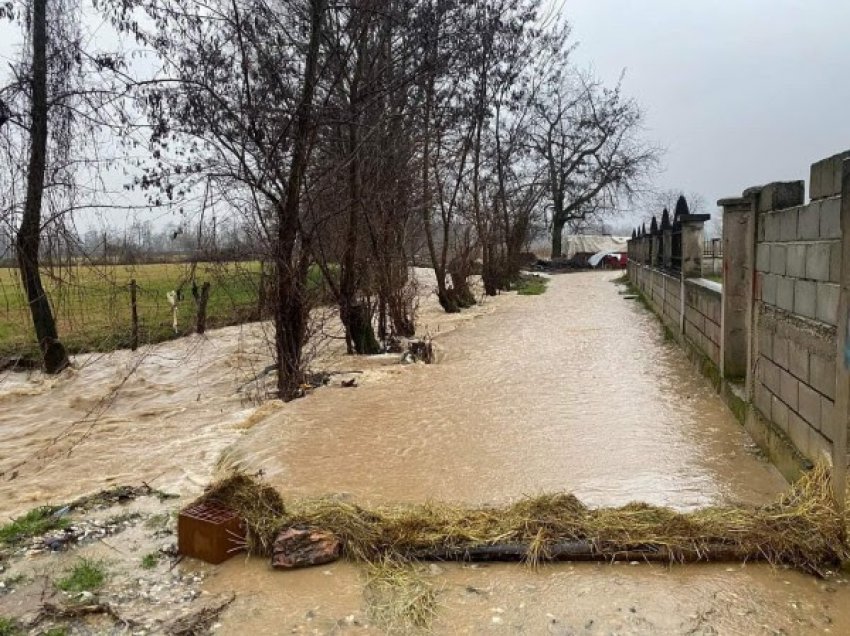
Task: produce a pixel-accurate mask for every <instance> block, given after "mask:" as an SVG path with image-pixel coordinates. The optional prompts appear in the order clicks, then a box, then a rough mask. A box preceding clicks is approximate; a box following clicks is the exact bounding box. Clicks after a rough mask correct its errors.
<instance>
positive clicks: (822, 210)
mask: <svg viewBox="0 0 850 636" xmlns="http://www.w3.org/2000/svg"><path fill="white" fill-rule="evenodd" d="M840 214H841V198H840V197H830V198H826V199H822V200H817V201H812V202H811V203H809V204H808V205H800V206H796V207H792V208H786V209H784V210H777V211H765V212H760V213H759V218H758V226H757V227H758V238H757V244H756V300H757V301H760V302H762V303H764V304H765V305H769V306H772V307H776V308H778V309H781V310H782V311H785V312H788V313H793V314H797V315H799V316H802V317H804V318H808V319H811V320H816V321H819V322H822V323H825V324H829V325H835V324H836V322H837V313H838V291H839V286H838V283H839V280H840V276H841V227H840V223H839V220H840Z"/></svg>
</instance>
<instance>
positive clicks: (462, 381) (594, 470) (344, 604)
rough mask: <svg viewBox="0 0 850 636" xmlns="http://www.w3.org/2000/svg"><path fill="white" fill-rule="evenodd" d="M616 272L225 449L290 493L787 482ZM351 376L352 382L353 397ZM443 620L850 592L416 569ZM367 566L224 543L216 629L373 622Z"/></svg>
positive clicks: (741, 490)
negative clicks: (298, 564) (222, 601)
mask: <svg viewBox="0 0 850 636" xmlns="http://www.w3.org/2000/svg"><path fill="white" fill-rule="evenodd" d="M614 277H615V275H614V274H597V273H589V274H571V275H563V276H557V277H555V278H554V279H553V281H552V284H551V285H550V288H549V291H548V292H547V293H546V294H544V295H542V296H538V297H517V296H511V297H507V298H502V299H499V301H498V306H497V308H496V310H495V311H494V312H493V313H491V314H487V315H483V316H481V317H479V318H477V319H475V320H474V321H473V322H472V323H471V324H469V325H466V326H465V327H464V328H463V329H462V330H458V331H456V332H453V333H451V334H448V335H446V336H445V337H443V338H440V339H438V342H439V344H440V346H441V350H442V351H443V359H442V360H441V363H440V364H439V365H436V366H430V367H422V366H420V367H416V368H415V369H409V370H405V371H404V372H400V373H398V374H397V375H395V376H394V377H392V378H388V379H385V380H384V381H383V382H381V383H378V384H374V385H372V386H364V387H361V388H359V389H353V390H349V389H341V388H333V389H329V390H327V391H323V392H320V393H317V394H316V395H315V396H313V397H312V398H311V399H310V400H304V401H300V402H298V403H296V404H294V405H293V406H292V408H289V409H286V410H285V411H281V412H280V413H277V414H275V415H273V416H272V417H270V418H268V419H267V420H265V421H264V422H263V423H261V424H259V425H258V426H256V427H255V428H253V429H252V430H251V431H250V432H249V433H248V434H246V435H245V436H243V437H242V438H240V440H239V441H238V442H237V443H236V444H235V445H234V447H233V448H232V449H230V451H228V454H227V457H228V461H231V462H234V463H238V464H240V465H242V466H243V467H245V468H248V469H251V470H254V469H259V468H262V469H263V470H264V471H265V473H266V475H267V478H268V480H269V481H270V482H271V483H272V484H273V485H275V486H276V487H278V488H279V489H280V490H281V491H282V492H284V493H287V494H289V495H321V494H327V493H348V494H349V495H350V496H351V497H353V498H354V500H356V501H360V502H363V501H367V502H390V501H423V500H427V499H443V500H448V501H453V502H466V503H476V504H477V503H505V502H506V501H509V500H511V499H512V498H516V497H519V496H521V495H525V494H535V493H540V492H544V491H559V490H567V491H572V492H574V493H575V494H576V495H578V496H579V497H580V498H581V499H582V500H584V501H585V502H587V503H589V504H592V505H619V504H623V503H626V502H629V501H633V500H642V501H648V502H651V503H656V504H664V505H669V506H673V507H675V508H679V509H689V508H693V507H696V506H702V505H707V504H714V503H722V502H746V503H753V504H757V503H764V502H766V501H770V500H772V499H774V498H775V497H776V495H777V493H779V492H780V491H781V490H783V489H784V488H785V487H786V484H785V483H784V481H783V479H782V478H781V477H780V476H779V474H778V472H777V471H776V470H775V469H774V468H773V467H772V466H770V465H769V464H768V463H767V462H766V461H764V460H763V459H762V458H760V456H759V455H758V453H757V452H755V449H754V448H753V446H752V443H751V442H750V441H749V438H748V437H747V436H746V435H745V434H744V433H743V431H742V429H741V427H740V426H739V425H738V423H737V422H736V421H735V420H734V418H733V417H732V415H731V414H730V413H729V411H728V410H727V409H726V407H725V406H724V405H723V404H722V402H721V401H720V399H719V398H718V396H717V395H716V394H715V393H714V391H713V390H712V389H711V387H710V386H709V384H708V382H707V381H706V380H704V379H703V378H702V377H701V376H699V375H698V374H697V373H696V372H695V371H694V370H693V369H692V367H691V365H690V363H689V362H688V361H687V360H686V358H685V356H684V354H683V353H682V351H681V350H680V349H678V348H677V347H676V346H675V345H674V344H672V343H669V342H666V341H665V339H664V336H663V334H662V331H661V328H660V326H659V323H658V322H657V320H656V319H655V317H654V316H652V315H651V314H650V313H649V312H648V311H646V310H645V309H644V308H643V307H642V306H641V305H639V304H637V303H636V302H635V301H628V300H625V299H623V298H622V297H621V296H619V295H618V288H617V287H616V286H615V285H614V284H612V283H611V279H613V278H614ZM354 391H356V392H357V393H356V395H355V394H354ZM426 567H427V570H426V574H427V575H428V576H429V578H430V580H431V582H432V584H433V585H434V586H435V588H436V589H437V590H439V596H438V598H439V602H440V608H439V611H438V615H437V619H436V623H435V625H434V631H435V633H440V634H456V633H469V634H490V633H495V634H502V633H528V634H565V635H566V634H585V633H587V634H631V633H638V634H657V633H669V634H694V633H695V634H717V633H722V634H799V633H830V632H832V633H850V592H848V589H847V586H846V585H845V584H844V583H843V579H840V578H839V579H838V580H837V581H830V582H824V581H818V580H816V579H814V578H812V577H809V576H805V575H802V574H799V573H797V572H793V571H787V570H774V569H772V568H770V567H768V566H765V565H747V566H740V565H708V566H691V567H674V568H666V567H663V566H659V565H645V564H641V565H633V566H629V565H598V564H596V565H594V564H574V565H552V566H547V567H544V568H542V569H541V570H540V571H538V572H532V571H529V570H528V569H526V568H524V567H522V566H517V565H498V564H494V565H490V566H487V567H481V566H477V567H471V566H470V567H465V566H461V565H456V564H447V565H440V566H434V565H432V566H430V567H428V566H426ZM363 585H364V582H363V573H362V572H361V571H360V570H358V569H357V568H355V567H353V566H351V565H347V564H336V565H334V566H332V567H329V568H325V569H322V568H320V569H317V570H311V571H302V572H294V573H286V574H281V573H273V572H270V571H269V569H268V566H267V565H266V564H265V563H264V562H261V561H259V560H249V561H248V562H247V563H246V562H245V561H244V560H241V559H234V560H232V561H230V562H229V563H227V564H225V565H224V566H223V567H222V568H221V569H220V570H219V572H218V573H217V574H216V575H214V576H213V577H212V578H211V579H210V582H209V584H208V589H209V590H210V591H213V592H221V591H225V590H230V589H236V590H238V591H239V597H238V599H237V601H236V603H235V604H234V606H233V607H232V608H231V609H230V610H229V611H228V612H227V614H226V615H225V616H224V620H223V624H222V630H221V633H228V634H239V633H252V634H277V633H284V632H290V631H291V632H292V633H339V632H347V631H355V632H356V631H361V630H362V631H373V630H374V628H370V617H369V615H368V613H367V612H366V609H365V605H364V600H363Z"/></svg>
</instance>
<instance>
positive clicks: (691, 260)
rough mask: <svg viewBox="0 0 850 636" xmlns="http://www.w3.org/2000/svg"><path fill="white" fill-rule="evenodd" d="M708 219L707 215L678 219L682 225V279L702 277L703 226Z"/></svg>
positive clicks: (686, 215)
mask: <svg viewBox="0 0 850 636" xmlns="http://www.w3.org/2000/svg"><path fill="white" fill-rule="evenodd" d="M709 218H711V217H710V216H709V215H708V214H685V215H682V216H680V217H679V222H680V223H681V224H682V278H700V277H701V276H702V250H703V225H704V224H705V222H706V221H708V219H709Z"/></svg>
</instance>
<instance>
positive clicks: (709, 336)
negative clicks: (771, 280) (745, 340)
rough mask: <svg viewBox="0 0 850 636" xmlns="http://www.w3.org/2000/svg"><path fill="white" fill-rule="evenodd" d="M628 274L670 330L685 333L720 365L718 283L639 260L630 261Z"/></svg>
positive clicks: (698, 347)
mask: <svg viewBox="0 0 850 636" xmlns="http://www.w3.org/2000/svg"><path fill="white" fill-rule="evenodd" d="M629 276H630V279H631V281H632V284H633V285H635V287H637V288H638V289H639V290H640V291H641V293H642V294H643V295H644V297H645V298H646V300H647V302H648V303H649V305H650V307H651V308H652V310H653V311H654V312H655V313H656V314H657V315H658V317H659V318H661V320H662V322H663V323H664V325H665V326H666V327H667V328H668V329H670V331H672V332H673V333H675V334H682V333H683V334H684V336H685V338H686V339H687V341H688V342H689V343H690V344H691V346H692V347H693V348H695V349H696V350H698V351H699V352H700V353H702V354H703V355H705V356H706V357H707V358H708V359H709V360H711V362H712V363H714V364H715V365H719V363H720V334H721V331H720V312H721V305H722V296H721V286H720V284H719V283H715V282H712V281H708V280H705V279H702V278H689V279H685V280H684V281H683V280H682V279H681V278H680V277H678V276H674V275H671V274H669V273H667V272H665V271H663V270H659V269H655V268H652V267H649V266H647V265H641V264H638V263H630V265H629ZM683 293H684V294H685V299H684V300H685V303H684V310H685V315H684V320H683V319H682V294H683Z"/></svg>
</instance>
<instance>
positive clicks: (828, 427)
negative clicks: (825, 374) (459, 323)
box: [820, 396, 838, 441]
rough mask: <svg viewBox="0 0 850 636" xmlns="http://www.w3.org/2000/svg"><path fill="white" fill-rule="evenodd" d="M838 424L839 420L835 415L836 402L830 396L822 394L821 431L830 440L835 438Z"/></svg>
mask: <svg viewBox="0 0 850 636" xmlns="http://www.w3.org/2000/svg"><path fill="white" fill-rule="evenodd" d="M836 426H838V421H837V419H836V417H835V402H833V401H832V400H830V399H829V398H828V397H825V396H821V398H820V431H821V433H823V434H824V436H826V437H827V438H829V440H830V441H832V440H833V439H835V427H836Z"/></svg>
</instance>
